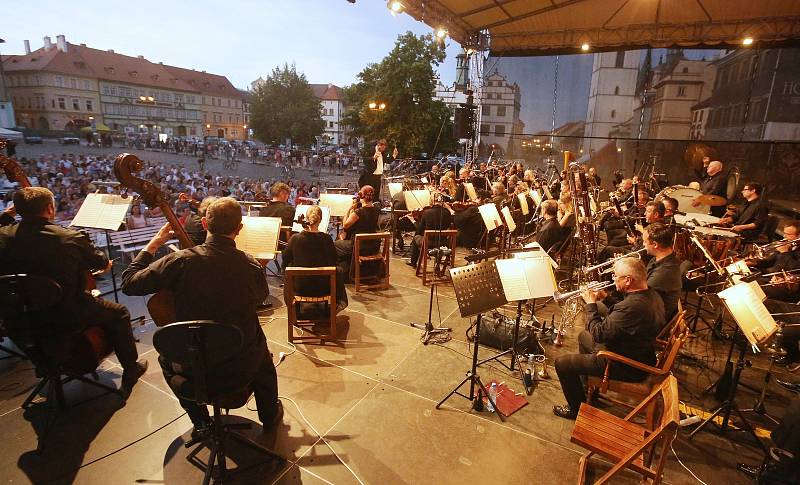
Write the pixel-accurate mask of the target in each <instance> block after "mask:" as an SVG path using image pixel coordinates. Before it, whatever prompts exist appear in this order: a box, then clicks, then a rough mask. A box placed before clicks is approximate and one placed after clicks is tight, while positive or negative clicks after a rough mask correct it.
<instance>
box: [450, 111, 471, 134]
mask: <svg viewBox="0 0 800 485" xmlns="http://www.w3.org/2000/svg"><path fill="white" fill-rule="evenodd" d="M474 125H475V110H473V109H469V108H462V107H457V108H456V111H455V118H454V121H453V137H455V138H472V137H474V136H475V126H474Z"/></svg>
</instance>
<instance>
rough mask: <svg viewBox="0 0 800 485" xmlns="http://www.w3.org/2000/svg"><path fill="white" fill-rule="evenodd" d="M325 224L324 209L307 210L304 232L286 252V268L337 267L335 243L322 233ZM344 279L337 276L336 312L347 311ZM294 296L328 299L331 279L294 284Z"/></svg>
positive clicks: (308, 279) (311, 278) (314, 278)
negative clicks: (321, 224)
mask: <svg viewBox="0 0 800 485" xmlns="http://www.w3.org/2000/svg"><path fill="white" fill-rule="evenodd" d="M321 221H322V209H320V207H319V206H317V205H310V206H308V209H307V210H306V215H305V222H306V225H305V226H304V227H303V231H302V232H300V233H298V234H295V235H293V236H292V237H291V238H290V239H289V244H288V245H287V247H286V249H285V250H284V251H283V264H284V266H285V267H289V266H301V267H305V268H319V267H322V266H336V248H335V247H334V245H333V239H331V236H330V235H329V234H328V233H325V232H320V231H319V223H320V222H321ZM344 282H345V275H344V274H339V271H337V275H336V311H337V312H340V311H342V310H344V309H345V308H347V303H348V302H347V292H346V291H345V287H344ZM294 291H295V293H297V294H298V295H302V296H325V295H328V294H329V293H330V286H329V281H328V277H326V276H308V277H305V278H298V279H296V280H295V287H294Z"/></svg>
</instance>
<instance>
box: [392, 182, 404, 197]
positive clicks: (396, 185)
mask: <svg viewBox="0 0 800 485" xmlns="http://www.w3.org/2000/svg"><path fill="white" fill-rule="evenodd" d="M388 185H389V197H394V196H395V195H396V194H399V193H400V192H402V191H403V183H402V182H389V183H388Z"/></svg>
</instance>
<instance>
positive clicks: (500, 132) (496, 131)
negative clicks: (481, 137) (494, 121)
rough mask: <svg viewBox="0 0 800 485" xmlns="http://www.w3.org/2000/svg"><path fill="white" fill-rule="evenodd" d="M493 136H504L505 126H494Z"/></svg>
mask: <svg viewBox="0 0 800 485" xmlns="http://www.w3.org/2000/svg"><path fill="white" fill-rule="evenodd" d="M494 134H495V136H505V134H506V125H494Z"/></svg>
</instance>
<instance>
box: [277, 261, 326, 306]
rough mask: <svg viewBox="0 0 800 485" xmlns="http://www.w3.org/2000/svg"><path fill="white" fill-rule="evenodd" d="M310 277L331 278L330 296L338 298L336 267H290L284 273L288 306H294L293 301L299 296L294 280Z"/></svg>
mask: <svg viewBox="0 0 800 485" xmlns="http://www.w3.org/2000/svg"><path fill="white" fill-rule="evenodd" d="M309 276H321V277H325V276H327V277H328V278H330V279H329V281H330V294H331V295H333V297H334V299H335V298H336V266H320V267H318V268H307V267H302V266H289V267H288V268H286V269H285V270H284V272H283V300H284V302H285V303H286V305H287V306H288V305H291V304H292V300H293V299H294V297H295V295H297V293H296V292H295V290H294V280H295V279H299V278H307V277H309ZM299 296H303V295H299ZM306 296H308V295H306Z"/></svg>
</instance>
